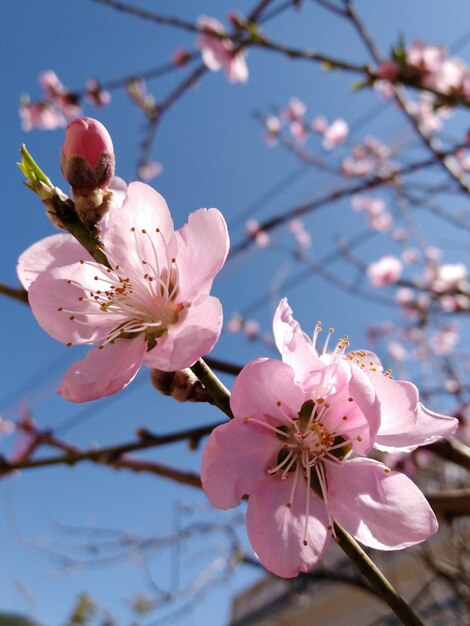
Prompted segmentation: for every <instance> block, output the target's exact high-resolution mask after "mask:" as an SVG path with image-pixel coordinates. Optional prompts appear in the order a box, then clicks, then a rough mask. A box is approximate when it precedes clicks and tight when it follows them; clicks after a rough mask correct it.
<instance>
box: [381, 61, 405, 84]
mask: <svg viewBox="0 0 470 626" xmlns="http://www.w3.org/2000/svg"><path fill="white" fill-rule="evenodd" d="M399 75H400V66H399V65H398V63H396V62H395V61H383V62H382V63H381V64H380V65H379V68H378V70H377V76H378V77H379V78H380V79H382V80H388V81H390V82H391V83H393V82H395V81H396V79H397V78H398V76H399Z"/></svg>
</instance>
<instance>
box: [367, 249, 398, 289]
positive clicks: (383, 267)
mask: <svg viewBox="0 0 470 626" xmlns="http://www.w3.org/2000/svg"><path fill="white" fill-rule="evenodd" d="M402 268H403V264H402V262H401V261H400V259H398V258H397V257H395V256H392V255H387V256H384V257H382V258H381V259H379V260H378V261H375V262H374V263H371V264H370V265H369V266H368V268H367V276H368V277H369V280H370V284H371V285H372V287H385V286H386V285H392V284H393V283H396V282H397V280H398V279H399V278H400V276H401V272H402Z"/></svg>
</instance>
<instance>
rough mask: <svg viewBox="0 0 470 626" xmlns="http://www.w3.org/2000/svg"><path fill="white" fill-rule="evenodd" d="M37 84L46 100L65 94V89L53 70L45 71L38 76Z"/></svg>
mask: <svg viewBox="0 0 470 626" xmlns="http://www.w3.org/2000/svg"><path fill="white" fill-rule="evenodd" d="M39 84H40V85H41V87H42V88H43V89H44V93H45V96H46V98H50V99H52V98H55V97H57V96H61V95H63V94H64V93H66V90H65V87H64V86H63V84H62V83H61V82H60V80H59V78H58V76H57V74H56V73H55V72H54V71H53V70H46V71H45V72H42V73H41V74H39Z"/></svg>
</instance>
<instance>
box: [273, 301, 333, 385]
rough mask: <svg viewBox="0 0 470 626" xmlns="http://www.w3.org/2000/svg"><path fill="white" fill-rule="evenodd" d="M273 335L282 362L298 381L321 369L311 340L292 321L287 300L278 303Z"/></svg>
mask: <svg viewBox="0 0 470 626" xmlns="http://www.w3.org/2000/svg"><path fill="white" fill-rule="evenodd" d="M273 333H274V339H275V342H276V346H277V349H278V350H279V352H280V353H281V357H282V360H283V361H284V363H287V364H288V365H290V366H291V367H293V368H294V370H295V374H296V378H297V379H298V380H300V381H303V380H305V379H306V378H308V375H309V373H310V372H311V370H312V369H318V368H319V367H323V363H321V362H320V360H319V358H318V354H317V351H316V350H315V348H314V346H313V343H312V340H311V339H310V337H308V336H307V335H306V334H305V333H304V332H303V330H302V329H301V328H300V324H299V323H298V322H297V321H296V320H295V319H294V317H293V311H292V309H291V307H290V306H289V304H288V302H287V298H283V299H282V300H281V301H280V302H279V305H278V307H277V309H276V311H275V313H274V318H273Z"/></svg>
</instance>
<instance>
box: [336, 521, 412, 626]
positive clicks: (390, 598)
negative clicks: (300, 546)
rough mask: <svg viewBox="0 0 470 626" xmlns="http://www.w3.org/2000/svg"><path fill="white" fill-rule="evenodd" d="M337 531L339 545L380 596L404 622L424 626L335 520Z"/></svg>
mask: <svg viewBox="0 0 470 626" xmlns="http://www.w3.org/2000/svg"><path fill="white" fill-rule="evenodd" d="M335 532H336V535H337V537H338V544H339V546H340V547H341V548H342V549H343V550H344V552H345V553H346V554H347V555H348V557H349V558H350V559H351V561H352V562H353V563H354V565H355V566H356V567H357V568H358V570H359V571H360V572H361V574H362V575H363V576H364V577H365V578H366V579H367V580H368V581H369V583H370V584H371V585H372V587H373V588H374V589H375V590H376V591H377V593H378V594H379V596H380V597H381V598H383V599H384V600H385V601H386V602H387V604H388V605H389V607H390V608H391V609H392V610H393V612H394V613H395V614H396V615H397V616H398V617H399V618H400V619H401V621H402V622H403V624H405V626H424V624H423V622H422V621H421V620H420V619H419V617H418V616H417V615H416V614H415V613H414V612H413V610H412V609H411V607H410V606H408V604H407V603H406V602H405V600H404V599H403V598H402V597H401V596H400V594H399V593H398V591H397V590H396V589H395V588H394V587H393V586H392V584H391V583H390V582H389V581H388V580H387V579H386V578H385V576H384V575H383V574H382V572H381V571H380V570H379V568H378V567H377V566H376V565H375V563H374V562H373V561H372V560H371V559H370V558H369V556H368V555H367V554H366V553H365V552H364V550H363V549H362V548H361V547H360V545H359V544H358V543H357V542H356V540H355V539H353V538H352V537H351V535H349V533H347V532H346V531H345V530H344V528H342V527H341V526H340V525H339V524H338V523H337V522H335Z"/></svg>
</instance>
